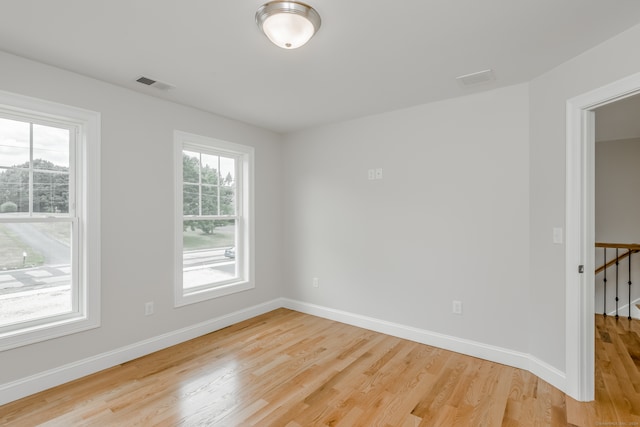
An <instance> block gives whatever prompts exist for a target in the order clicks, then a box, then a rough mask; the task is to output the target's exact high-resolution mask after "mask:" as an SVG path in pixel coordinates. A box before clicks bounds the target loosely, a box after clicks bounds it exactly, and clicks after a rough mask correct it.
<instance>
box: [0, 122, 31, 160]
mask: <svg viewBox="0 0 640 427" xmlns="http://www.w3.org/2000/svg"><path fill="white" fill-rule="evenodd" d="M0 166H6V167H11V166H20V167H27V168H28V167H29V123H25V122H19V121H16V120H9V119H2V118H0Z"/></svg>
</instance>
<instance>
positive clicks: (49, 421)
mask: <svg viewBox="0 0 640 427" xmlns="http://www.w3.org/2000/svg"><path fill="white" fill-rule="evenodd" d="M595 323H596V361H597V362H596V377H595V384H596V401H595V402H590V403H582V402H576V401H574V400H573V399H571V398H568V397H567V396H565V395H564V394H563V393H562V392H560V391H559V390H557V389H555V388H554V387H552V386H550V385H549V384H547V383H546V382H544V381H542V380H541V379H539V378H537V377H535V376H534V375H532V374H531V373H529V372H526V371H522V370H519V369H515V368H512V367H508V366H504V365H500V364H497V363H492V362H488V361H485V360H480V359H476V358H473V357H468V356H463V355H460V354H457V353H453V352H449V351H446V350H443V349H438V348H434V347H429V346H426V345H422V344H418V343H415V342H411V341H407V340H402V339H399V338H396V337H391V336H387V335H383V334H379V333H375V332H372V331H369V330H364V329H360V328H356V327H352V326H348V325H344V324H341V323H337V322H332V321H329V320H326V319H321V318H317V317H313V316H309V315H305V314H301V313H297V312H294V311H291V310H286V309H279V310H275V311H273V312H271V313H267V314H265V315H262V316H258V317H256V318H253V319H249V320H247V321H245V322H241V323H238V324H236V325H232V326H230V327H228V328H224V329H222V330H220V331H217V332H214V333H212V334H208V335H205V336H203V337H199V338H196V339H194V340H191V341H189V342H186V343H183V344H180V345H178V346H174V347H171V348H168V349H165V350H162V351H159V352H156V353H154V354H151V355H148V356H145V357H142V358H139V359H136V360H132V361H130V362H127V363H124V364H122V365H119V366H116V367H113V368H110V369H107V370H105V371H102V372H99V373H96V374H93V375H90V376H87V377H85V378H82V379H80V380H77V381H73V382H70V383H68V384H64V385H62V386H59V387H56V388H53V389H50V390H47V391H44V392H42V393H38V394H36V395H33V396H29V397H27V398H24V399H21V400H18V401H16V402H12V403H9V404H7V405H4V406H0V425H11V426H18V427H21V426H29V427H30V426H34V425H41V426H64V427H68V426H100V427H102V426H110V425H118V426H119V425H126V426H130V425H141V426H149V425H151V426H193V425H221V426H250V425H255V426H290V427H299V426H304V427H307V426H348V427H355V426H367V427H368V426H385V427H386V426H393V427H397V426H400V427H403V426H411V427H416V426H499V425H502V426H513V427H520V426H522V427H525V426H526V427H529V426H594V425H598V424H599V425H640V393H639V390H640V368H639V363H640V321H637V320H632V321H629V320H628V319H615V318H613V317H606V318H605V317H603V316H596V322H595Z"/></svg>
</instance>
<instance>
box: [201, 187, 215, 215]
mask: <svg viewBox="0 0 640 427" xmlns="http://www.w3.org/2000/svg"><path fill="white" fill-rule="evenodd" d="M202 215H218V188H217V187H213V186H211V185H203V186H202Z"/></svg>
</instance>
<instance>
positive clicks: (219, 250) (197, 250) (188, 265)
mask: <svg viewBox="0 0 640 427" xmlns="http://www.w3.org/2000/svg"><path fill="white" fill-rule="evenodd" d="M235 237H236V227H235V221H234V220H225V221H219V220H216V221H213V220H187V221H184V226H183V237H182V242H183V258H182V261H183V287H184V289H189V288H195V287H198V286H203V285H210V284H214V283H217V282H222V281H226V280H229V279H233V278H235V277H237V273H236V261H235Z"/></svg>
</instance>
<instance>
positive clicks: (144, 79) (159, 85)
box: [136, 76, 175, 90]
mask: <svg viewBox="0 0 640 427" xmlns="http://www.w3.org/2000/svg"><path fill="white" fill-rule="evenodd" d="M136 81H137V82H138V83H142V84H143V85H146V86H153V87H155V88H156V89H160V90H169V89H175V86H173V85H170V84H169V83H164V82H160V81H158V80H155V79H151V78H149V77H145V76H141V77H139V78H137V79H136Z"/></svg>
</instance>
